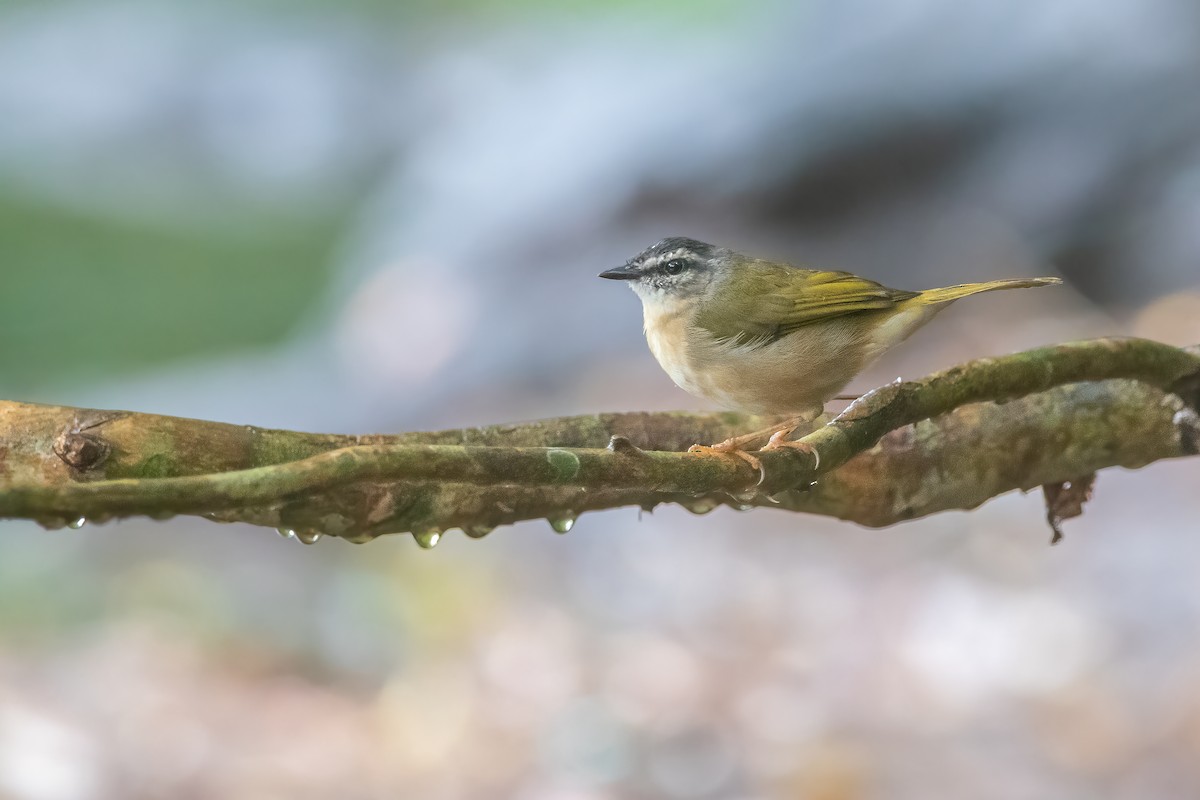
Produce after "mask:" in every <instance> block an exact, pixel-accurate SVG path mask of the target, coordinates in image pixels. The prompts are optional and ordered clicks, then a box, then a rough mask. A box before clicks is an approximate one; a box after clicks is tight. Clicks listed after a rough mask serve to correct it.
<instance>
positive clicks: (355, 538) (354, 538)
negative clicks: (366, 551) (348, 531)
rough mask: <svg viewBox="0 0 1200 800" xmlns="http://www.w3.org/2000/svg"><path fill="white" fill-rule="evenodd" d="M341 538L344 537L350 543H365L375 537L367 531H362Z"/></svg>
mask: <svg viewBox="0 0 1200 800" xmlns="http://www.w3.org/2000/svg"><path fill="white" fill-rule="evenodd" d="M342 538H343V539H345V540H346V541H347V542H350V544H366V543H367V542H369V541H371V540H373V539H374V538H375V537H374V536H372V535H371V534H370V533H368V532H367V531H362V532H361V533H355V534H352V535H350V536H342Z"/></svg>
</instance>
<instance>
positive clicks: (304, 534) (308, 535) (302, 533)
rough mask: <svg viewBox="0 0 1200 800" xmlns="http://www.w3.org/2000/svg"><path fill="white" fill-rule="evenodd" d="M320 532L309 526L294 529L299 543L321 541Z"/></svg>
mask: <svg viewBox="0 0 1200 800" xmlns="http://www.w3.org/2000/svg"><path fill="white" fill-rule="evenodd" d="M321 536H322V534H321V532H320V531H314V530H312V529H311V528H307V529H305V530H299V531H296V540H297V541H299V542H300V543H301V544H316V543H317V542H319V541H321Z"/></svg>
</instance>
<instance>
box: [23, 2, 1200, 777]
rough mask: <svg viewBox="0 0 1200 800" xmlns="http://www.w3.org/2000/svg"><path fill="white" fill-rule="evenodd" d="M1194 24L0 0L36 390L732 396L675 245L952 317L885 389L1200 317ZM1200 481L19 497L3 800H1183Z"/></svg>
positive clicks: (32, 394)
mask: <svg viewBox="0 0 1200 800" xmlns="http://www.w3.org/2000/svg"><path fill="white" fill-rule="evenodd" d="M1198 74H1200V7H1197V6H1196V4H1194V3H1192V2H1190V1H1189V0H1103V2H1096V1H1095V0H1059V2H1054V3H1035V2H1027V1H1026V0H1018V2H1015V3H1014V2H1007V3H1001V2H992V3H971V4H965V3H959V2H955V1H954V0H908V2H904V3H891V4H880V3H867V2H859V1H854V2H844V1H843V2H835V1H834V0H811V1H809V2H791V3H786V2H776V1H774V0H755V2H733V0H690V1H689V2H683V0H676V1H675V2H662V3H657V4H653V5H649V4H642V3H632V2H618V3H613V2H599V0H575V1H574V2H568V3H563V2H549V0H523V2H517V3H510V4H505V5H503V7H502V6H500V5H499V4H493V3H488V2H485V1H484V0H449V1H448V2H440V3H435V2H432V0H424V1H421V0H414V1H413V2H407V3H387V2H382V0H345V1H344V2H339V3H334V2H327V1H326V0H303V1H297V2H290V3H283V2H276V1H274V0H249V1H248V2H233V1H232V0H212V2H207V3H203V4H201V3H185V2H151V1H150V0H145V1H144V2H138V1H136V0H133V1H128V2H127V1H126V0H88V2H83V0H78V1H77V2H62V1H61V0H36V1H35V0H0V396H2V397H5V398H8V399H19V400H29V401H39V402H48V403H58V404H64V405H77V406H92V407H100V408H122V409H132V410H138V411H148V412H156V413H163V414H177V415H185V416H196V417H203V418H209V419H219V420H227V421H232V422H238V423H252V424H256V425H263V426H270V427H291V428H301V429H307V430H321V431H345V432H374V431H400V430H408V429H419V428H433V427H460V426H466V425H475V424H482V423H489V422H502V421H509V420H519V419H531V418H537V417H541V416H548V415H560V414H573V413H583V412H591V411H601V410H606V411H616V410H635V409H642V410H659V409H673V408H681V407H682V408H696V407H700V406H699V404H698V401H695V400H693V399H692V398H690V397H688V396H686V395H685V394H683V393H682V392H681V391H680V390H678V389H676V388H675V387H674V386H673V385H672V384H671V383H670V381H669V380H668V379H667V378H666V376H665V375H664V374H662V373H661V371H660V370H659V368H658V366H657V365H656V364H655V363H654V361H653V359H652V357H651V356H650V354H649V352H648V351H647V350H646V347H645V343H644V341H643V339H642V337H641V332H640V308H639V304H638V302H637V300H636V298H635V297H634V296H633V295H632V294H630V293H629V292H627V291H626V290H625V289H623V288H622V287H620V286H617V285H613V284H609V283H603V282H601V281H598V280H597V279H596V277H595V276H596V273H597V272H599V271H600V270H601V269H604V268H607V267H609V266H614V265H616V264H620V263H622V262H623V261H624V260H625V259H626V258H628V257H629V256H630V255H632V254H634V253H636V252H637V251H639V250H641V249H642V248H643V247H645V246H646V245H648V244H650V243H652V242H653V241H655V240H657V239H659V238H662V237H663V236H667V235H687V236H693V237H695V238H699V239H703V240H706V241H711V242H715V243H718V244H722V245H726V246H731V247H734V248H737V249H741V250H744V251H747V252H750V253H754V254H758V255H765V256H772V257H779V258H783V259H787V260H791V261H793V262H800V263H806V264H810V265H816V266H823V267H830V268H842V269H850V270H853V271H855V272H858V273H860V274H863V275H866V276H869V277H872V278H875V279H878V280H881V281H884V282H886V283H890V284H892V285H897V286H900V287H903V288H926V287H930V286H938V285H946V284H953V283H960V282H965V281H971V280H978V279H986V278H997V277H1017V276H1021V275H1034V274H1061V275H1062V276H1063V277H1064V278H1065V279H1066V280H1067V282H1068V285H1067V287H1065V288H1063V289H1060V290H1055V291H1050V290H1046V291H1041V292H1036V293H1012V294H1009V293H1004V294H999V295H989V296H987V297H984V298H978V299H974V300H971V301H969V303H963V304H960V305H959V306H956V307H955V308H954V309H953V310H951V311H949V312H947V313H946V314H944V315H942V316H941V317H940V318H939V323H938V324H937V325H934V326H932V327H931V328H927V329H926V330H924V331H922V332H921V333H920V334H918V335H917V336H916V337H914V338H913V339H912V340H911V341H910V342H909V343H908V344H907V345H905V346H904V347H902V348H900V349H899V350H897V351H896V352H895V353H893V354H892V355H890V356H888V357H886V358H885V359H884V361H883V362H882V363H881V364H879V365H878V367H877V368H875V369H873V370H872V372H871V373H870V374H868V375H865V376H863V377H861V378H860V379H859V382H858V383H857V384H856V385H854V386H852V387H851V388H853V389H858V390H865V389H867V388H870V387H871V386H872V385H875V384H877V383H879V382H883V381H886V380H890V379H891V378H893V377H895V376H896V375H904V376H908V377H914V376H919V375H921V374H923V373H925V372H928V371H931V370H934V369H938V368H943V367H946V366H949V365H951V364H953V363H956V362H959V361H962V360H965V359H969V358H972V357H977V356H983V355H994V354H999V353H1003V352H1007V351H1012V350H1015V349H1020V348H1024V347H1027V346H1033V345H1038V344H1044V343H1051V342H1057V341H1063V340H1069V339H1076V338H1084V337H1088V336H1094V335H1104V334H1137V335H1144V336H1151V337H1155V338H1158V339H1161V340H1165V341H1170V342H1173V343H1177V344H1186V343H1196V342H1200V102H1197V94H1196V92H1197V79H1196V76H1197V75H1198ZM1196 481H1197V466H1196V463H1195V462H1194V460H1193V461H1191V462H1177V463H1161V464H1156V465H1153V466H1151V467H1150V468H1147V469H1144V470H1141V471H1139V472H1136V473H1127V472H1116V471H1114V472H1108V473H1105V474H1103V475H1101V476H1100V480H1099V483H1098V487H1097V489H1098V492H1097V497H1096V499H1095V500H1094V501H1093V502H1092V504H1091V505H1089V506H1088V509H1087V513H1086V514H1085V516H1084V517H1083V518H1082V519H1080V520H1076V521H1072V522H1070V523H1068V524H1067V538H1066V541H1065V542H1064V543H1063V544H1062V545H1060V546H1058V547H1056V548H1054V549H1050V548H1048V547H1047V542H1048V539H1049V532H1048V530H1047V529H1046V527H1045V525H1044V524H1043V521H1042V517H1043V510H1042V503H1041V499H1040V497H1038V496H1036V495H1029V496H1020V495H1013V496H1006V497H1003V498H1000V499H999V500H996V501H993V502H991V503H989V504H987V505H986V506H984V507H983V508H981V509H979V510H977V511H975V512H973V513H969V514H968V513H950V514H943V515H939V516H936V517H933V518H930V519H926V520H920V521H917V522H913V523H911V524H905V525H902V526H898V527H895V528H892V529H889V530H886V531H867V530H863V529H860V528H857V527H854V526H852V525H848V524H841V523H837V522H834V521H831V520H825V519H810V518H806V517H800V516H793V515H787V514H783V513H772V512H771V511H769V510H760V511H756V512H753V513H748V514H739V513H737V512H734V511H732V510H731V509H727V508H722V509H720V510H718V511H716V512H714V513H712V514H710V515H708V516H704V517H693V516H691V515H689V514H688V513H687V512H685V511H683V510H681V509H676V508H667V509H660V510H659V511H657V512H656V513H654V514H653V515H641V514H639V513H637V511H636V510H633V509H624V510H617V511H613V512H608V513H602V514H590V515H586V516H584V517H583V518H582V519H581V520H580V521H579V523H578V524H577V525H576V526H575V528H574V530H573V531H572V532H571V533H570V535H568V536H565V537H563V536H556V535H554V534H553V533H552V532H551V530H550V528H549V527H548V526H547V525H545V524H544V523H542V524H525V525H518V526H516V527H514V528H505V529H501V530H499V531H497V532H496V533H495V534H493V535H492V536H490V537H489V538H487V539H485V540H483V541H471V540H467V539H466V538H465V537H462V536H460V535H450V536H447V537H446V538H445V540H444V541H443V543H442V544H441V545H440V546H439V547H438V548H437V550H436V551H434V552H431V553H428V552H423V551H420V550H418V549H417V547H416V546H415V545H414V544H413V542H412V540H411V537H408V536H396V537H389V538H385V539H381V540H379V541H376V542H373V543H371V544H369V545H367V546H362V547H356V546H353V545H349V544H347V543H344V542H341V541H337V540H328V539H326V540H322V541H321V542H319V543H318V544H317V545H316V546H312V547H304V546H301V545H299V544H298V543H296V542H295V541H286V540H284V539H281V538H280V537H279V536H277V535H276V534H275V533H274V532H273V531H269V530H264V529H257V528H251V527H248V526H217V525H212V524H209V523H207V522H204V521H200V520H190V519H182V518H181V519H176V520H173V521H171V522H169V523H154V522H150V521H146V520H133V521H127V522H123V523H120V524H110V525H106V526H103V527H100V528H96V527H94V526H87V527H85V528H84V529H83V530H81V531H70V530H64V531H60V532H55V533H46V532H43V531H42V530H41V529H39V528H38V527H37V526H35V525H33V524H31V523H24V522H3V523H0V534H2V536H0V797H4V798H16V799H22V800H24V799H27V800H71V799H73V798H109V797H121V798H160V797H161V798H166V797H171V798H175V797H184V798H271V797H280V798H284V797H286V798H307V797H313V798H316V797H332V796H337V797H346V798H364V799H366V798H383V797H389V798H390V797H411V798H435V799H437V798H445V799H446V800H451V799H457V798H494V797H514V798H520V799H521V800H601V799H603V798H635V799H636V798H682V799H687V798H700V799H704V798H734V799H735V800H750V799H751V798H813V799H817V800H855V799H856V798H927V797H930V796H940V797H972V798H1056V799H1058V800H1061V799H1063V798H1093V797H1097V796H1106V797H1114V798H1144V797H1155V798H1184V797H1195V796H1196V795H1197V794H1198V793H1200V689H1198V688H1197V687H1198V686H1200V681H1198V680H1197V678H1198V677H1200V640H1197V637H1196V630H1197V629H1198V627H1200V582H1197V581H1196V575H1197V570H1198V569H1200V539H1198V538H1197V537H1196V536H1195V534H1196V532H1197V523H1196V520H1197V519H1198V518H1200V500H1198V499H1197V493H1196Z"/></svg>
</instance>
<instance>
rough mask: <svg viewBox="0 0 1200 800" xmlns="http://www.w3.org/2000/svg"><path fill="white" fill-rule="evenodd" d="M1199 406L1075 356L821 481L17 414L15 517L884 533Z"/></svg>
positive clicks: (930, 422) (980, 388)
mask: <svg viewBox="0 0 1200 800" xmlns="http://www.w3.org/2000/svg"><path fill="white" fill-rule="evenodd" d="M1197 405H1200V351H1198V350H1197V349H1196V348H1192V349H1179V348H1174V347H1170V346H1168V345H1163V344H1159V343H1156V342H1149V341H1145V340H1136V339H1122V340H1118V339H1101V340H1095V341H1090V342H1079V343H1072V344H1064V345H1058V346H1055V347H1048V348H1041V349H1038V350H1030V351H1027V352H1024V353H1017V354H1014V355H1011V356H1005V357H1002V358H996V359H980V360H978V361H974V362H971V363H969V364H966V365H963V366H960V367H955V368H953V369H950V370H947V371H945V372H940V373H936V374H934V375H931V376H929V377H927V378H924V379H922V380H918V381H912V382H905V383H896V384H891V385H888V386H885V387H882V388H880V389H877V390H875V391H873V392H871V393H869V394H867V395H865V396H864V397H862V398H860V399H859V400H858V401H856V402H855V403H854V404H852V405H851V407H850V408H848V409H847V410H846V411H845V412H844V413H843V414H841V415H840V416H839V417H837V418H835V419H834V420H833V421H831V422H829V423H828V424H826V425H823V426H821V427H819V428H817V429H816V430H814V431H813V432H811V433H809V434H808V435H807V436H805V437H803V439H802V441H804V442H805V443H807V444H809V445H810V446H811V447H812V448H814V450H815V452H816V453H818V454H819V465H818V464H817V463H816V461H817V459H814V458H812V457H810V456H808V455H805V454H803V453H799V452H796V451H793V450H782V451H764V452H759V453H757V455H758V456H759V457H760V458H761V460H762V463H763V467H764V471H763V475H762V476H760V475H759V474H758V473H757V472H756V471H755V470H753V469H752V468H751V467H750V466H749V465H748V464H746V463H745V462H743V461H741V460H738V459H735V458H730V457H719V456H710V455H697V454H690V453H686V452H682V451H684V450H686V448H687V446H688V445H690V444H693V443H695V442H697V441H701V442H704V441H717V440H720V439H723V438H726V437H728V436H730V435H734V434H737V433H744V432H746V431H748V430H755V429H759V428H762V427H764V426H765V425H767V424H770V422H772V421H773V420H770V419H763V418H756V417H750V416H746V415H739V414H685V413H669V414H643V413H635V414H602V415H589V416H582V417H569V418H561V419H554V420H544V421H539V422H533V423H527V424H524V425H504V426H492V427H488V428H478V429H467V430H456V431H441V432H432V433H409V434H399V435H395V436H340V435H320V434H305V433H297V432H291V431H276V430H267V429H260V428H253V427H246V426H237V425H227V424H223V423H215V422H205V421H200V420H187V419H179V418H174V417H162V416H156V415H150V414H134V413H128V412H103V411H92V410H82V409H72V408H62V407H51V406H36V405H29V404H21V403H13V402H0V516H5V517H24V518H32V519H37V520H39V521H41V522H42V523H43V524H44V525H47V526H49V527H54V526H58V525H63V524H67V523H68V522H72V521H76V520H78V519H79V518H81V517H86V518H89V519H92V520H93V521H95V520H105V519H109V518H112V517H114V516H130V515H147V516H152V517H157V518H165V517H168V516H171V515H174V514H196V515H203V516H205V517H208V518H210V519H214V520H218V521H234V520H240V521H246V522H251V523H254V524H260V525H269V526H272V527H278V528H281V529H283V530H287V531H296V532H297V535H298V536H299V537H300V538H302V539H304V540H313V539H314V538H315V536H316V535H317V534H328V535H334V536H341V537H343V538H347V539H350V540H352V541H366V540H369V539H371V538H374V537H375V536H378V535H380V534H383V533H392V532H404V531H411V532H414V533H416V534H417V538H418V541H419V542H422V543H424V544H427V545H428V544H431V543H435V542H436V539H437V537H438V536H439V535H440V533H441V531H443V530H445V529H447V528H449V527H461V528H463V529H464V530H466V531H467V532H468V533H469V534H473V535H481V534H483V533H484V532H486V531H488V530H490V529H491V528H493V527H495V526H496V525H500V524H505V523H510V522H514V521H517V520H520V519H529V518H536V517H545V518H547V519H550V520H551V522H552V525H554V527H555V529H556V530H561V529H566V528H569V526H570V523H571V521H572V520H573V519H574V518H575V516H577V515H578V514H579V513H581V512H583V511H589V510H594V509H599V508H612V507H616V506H623V505H639V506H641V507H643V508H653V507H654V506H655V505H657V504H659V503H662V502H677V503H681V504H683V505H684V506H686V507H688V508H691V509H692V510H693V511H697V512H703V511H706V510H709V509H711V508H713V507H715V506H716V505H718V504H720V503H727V504H730V505H734V506H735V507H742V508H745V507H751V506H754V505H771V506H775V507H778V508H784V509H788V510H793V511H806V512H810V513H818V514H825V515H830V516H836V517H839V518H842V519H849V520H853V521H856V522H859V523H862V524H865V525H873V526H879V525H887V524H891V523H894V522H897V521H900V520H905V519H911V518H914V517H918V516H923V515H926V514H930V513H934V512H936V511H941V510H946V509H951V508H973V507H975V506H977V505H979V504H980V503H982V502H984V501H985V500H986V499H988V498H989V497H993V496H995V495H997V494H1001V493H1003V492H1007V491H1010V490H1012V489H1016V488H1021V489H1028V488H1032V487H1035V486H1038V485H1043V484H1057V483H1062V482H1066V481H1071V480H1076V479H1078V478H1080V477H1081V476H1085V475H1088V474H1089V473H1091V472H1094V471H1095V470H1098V469H1103V468H1106V467H1110V466H1125V467H1130V468H1136V467H1140V466H1143V465H1145V464H1147V463H1150V462H1151V461H1154V460H1157V459H1161V458H1173V457H1177V456H1183V455H1192V454H1195V453H1196V451H1197V442H1198V441H1200V422H1198V418H1197V415H1196V413H1195V410H1196V407H1197ZM613 437H616V438H615V439H614V438H613ZM606 444H610V445H611V446H609V447H607V448H606V447H605V445H606ZM760 477H761V478H762V480H761V484H760ZM818 478H819V482H818V484H817V485H815V486H811V488H810V485H811V484H813V482H814V481H818Z"/></svg>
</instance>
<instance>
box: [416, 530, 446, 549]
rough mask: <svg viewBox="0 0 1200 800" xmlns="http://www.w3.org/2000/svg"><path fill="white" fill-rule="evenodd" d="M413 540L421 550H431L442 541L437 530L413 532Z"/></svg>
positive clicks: (440, 533) (440, 534)
mask: <svg viewBox="0 0 1200 800" xmlns="http://www.w3.org/2000/svg"><path fill="white" fill-rule="evenodd" d="M413 539H415V540H416V542H417V544H418V545H420V546H421V549H422V550H432V549H433V548H435V547H437V543H438V542H440V541H441V540H442V532H441V531H439V530H438V529H437V528H426V529H425V530H423V531H413Z"/></svg>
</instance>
